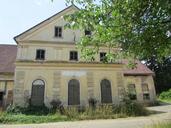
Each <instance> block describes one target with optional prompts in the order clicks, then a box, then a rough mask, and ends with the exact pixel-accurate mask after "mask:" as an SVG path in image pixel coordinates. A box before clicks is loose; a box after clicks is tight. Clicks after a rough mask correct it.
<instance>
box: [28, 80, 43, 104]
mask: <svg viewBox="0 0 171 128" xmlns="http://www.w3.org/2000/svg"><path fill="white" fill-rule="evenodd" d="M44 90H45V84H44V81H43V80H35V81H34V82H33V85H32V94H31V105H33V106H43V104H44Z"/></svg>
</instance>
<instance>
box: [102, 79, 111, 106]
mask: <svg viewBox="0 0 171 128" xmlns="http://www.w3.org/2000/svg"><path fill="white" fill-rule="evenodd" d="M100 84H101V102H102V103H112V91H111V83H110V81H109V80H107V79H104V80H102V81H101V83H100Z"/></svg>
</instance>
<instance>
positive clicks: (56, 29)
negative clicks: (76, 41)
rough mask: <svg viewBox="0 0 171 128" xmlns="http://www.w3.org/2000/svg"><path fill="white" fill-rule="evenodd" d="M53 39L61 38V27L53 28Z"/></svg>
mask: <svg viewBox="0 0 171 128" xmlns="http://www.w3.org/2000/svg"><path fill="white" fill-rule="evenodd" d="M55 37H57V38H61V37H62V27H59V26H56V27H55Z"/></svg>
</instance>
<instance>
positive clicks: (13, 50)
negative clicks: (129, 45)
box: [0, 45, 154, 75]
mask: <svg viewBox="0 0 171 128" xmlns="http://www.w3.org/2000/svg"><path fill="white" fill-rule="evenodd" d="M16 55H17V46H16V45H0V73H14V70H15V65H14V63H15V60H16ZM123 63H124V64H127V63H128V61H126V60H123ZM136 63H137V65H136V68H134V69H129V68H125V69H124V75H153V74H154V72H152V71H151V70H150V69H149V68H147V66H145V65H144V64H142V63H141V62H140V61H136Z"/></svg>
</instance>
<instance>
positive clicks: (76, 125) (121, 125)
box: [0, 105, 171, 128]
mask: <svg viewBox="0 0 171 128" xmlns="http://www.w3.org/2000/svg"><path fill="white" fill-rule="evenodd" d="M148 109H150V110H155V111H159V112H161V113H160V114H155V115H151V116H148V117H132V118H122V119H113V120H91V121H75V122H58V123H45V124H27V125H0V128H144V127H145V126H147V125H150V124H154V123H159V122H171V105H163V106H157V107H149V108H148Z"/></svg>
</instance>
